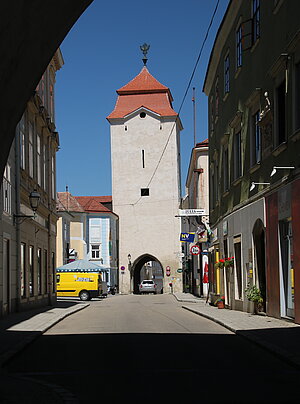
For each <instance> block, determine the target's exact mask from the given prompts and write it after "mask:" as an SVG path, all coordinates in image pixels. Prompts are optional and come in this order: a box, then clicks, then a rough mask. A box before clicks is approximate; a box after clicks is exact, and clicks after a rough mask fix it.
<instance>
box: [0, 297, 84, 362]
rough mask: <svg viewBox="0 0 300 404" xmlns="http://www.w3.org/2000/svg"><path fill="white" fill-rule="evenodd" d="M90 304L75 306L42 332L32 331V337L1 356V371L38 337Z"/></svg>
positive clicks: (57, 317)
mask: <svg viewBox="0 0 300 404" xmlns="http://www.w3.org/2000/svg"><path fill="white" fill-rule="evenodd" d="M89 305H90V304H89V303H84V304H83V303H82V304H79V305H78V306H75V307H74V308H72V309H71V310H69V311H68V312H66V313H62V314H60V315H58V316H56V317H55V318H53V319H52V320H50V321H49V323H48V324H47V325H45V326H44V327H43V328H42V329H41V330H38V331H32V335H28V336H27V337H24V338H23V339H22V341H20V342H19V343H17V344H16V345H15V347H14V348H11V349H9V350H8V351H7V352H5V353H4V354H2V355H0V369H1V368H3V366H4V365H5V364H6V363H7V362H8V361H9V360H10V359H12V358H13V357H14V356H15V355H16V354H18V353H19V352H21V351H22V350H23V349H25V348H26V347H27V346H28V345H29V344H31V343H32V342H33V341H35V340H36V339H37V338H38V337H40V336H41V335H43V334H44V333H45V332H46V331H48V330H49V329H50V328H51V327H53V326H54V325H56V324H57V323H59V322H60V321H61V320H63V319H64V318H66V317H68V316H70V315H71V314H74V313H76V312H78V311H80V310H83V309H85V308H86V307H88V306H89Z"/></svg>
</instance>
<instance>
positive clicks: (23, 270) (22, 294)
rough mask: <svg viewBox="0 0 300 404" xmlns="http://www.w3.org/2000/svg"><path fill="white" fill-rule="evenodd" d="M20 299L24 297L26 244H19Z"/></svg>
mask: <svg viewBox="0 0 300 404" xmlns="http://www.w3.org/2000/svg"><path fill="white" fill-rule="evenodd" d="M20 258H21V273H20V276H21V297H25V296H26V244H24V243H21V257H20Z"/></svg>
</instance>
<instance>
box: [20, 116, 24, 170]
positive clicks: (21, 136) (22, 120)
mask: <svg viewBox="0 0 300 404" xmlns="http://www.w3.org/2000/svg"><path fill="white" fill-rule="evenodd" d="M19 131H20V132H19V133H20V167H21V168H22V169H23V170H25V118H24V115H23V116H22V118H21V120H20V124H19Z"/></svg>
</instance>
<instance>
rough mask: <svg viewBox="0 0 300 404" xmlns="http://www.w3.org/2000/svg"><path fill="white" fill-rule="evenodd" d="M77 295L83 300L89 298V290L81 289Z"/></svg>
mask: <svg viewBox="0 0 300 404" xmlns="http://www.w3.org/2000/svg"><path fill="white" fill-rule="evenodd" d="M79 297H80V300H84V301H86V300H90V294H89V292H87V291H86V290H82V291H81V292H80V293H79Z"/></svg>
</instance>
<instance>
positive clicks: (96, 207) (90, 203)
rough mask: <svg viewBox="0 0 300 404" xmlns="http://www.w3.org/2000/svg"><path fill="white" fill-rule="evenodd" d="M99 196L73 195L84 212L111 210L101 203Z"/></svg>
mask: <svg viewBox="0 0 300 404" xmlns="http://www.w3.org/2000/svg"><path fill="white" fill-rule="evenodd" d="M100 198H101V197H97V196H89V197H88V196H85V197H84V196H75V199H76V200H77V201H78V203H79V204H80V205H81V206H82V207H83V209H84V210H85V211H86V212H111V210H109V209H108V208H107V207H106V206H104V205H102V203H101V202H100V200H99V199H100Z"/></svg>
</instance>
